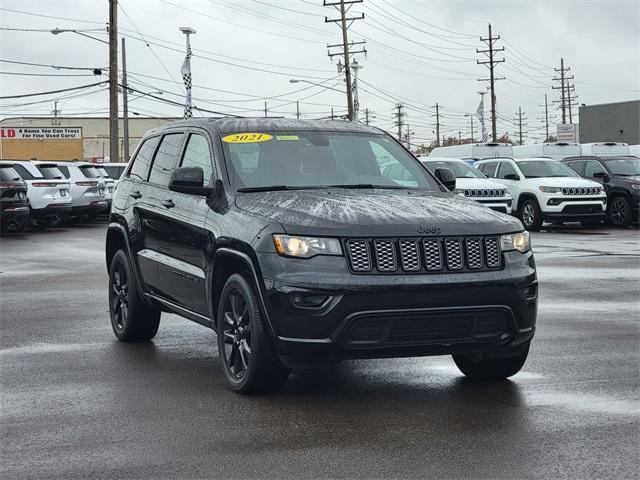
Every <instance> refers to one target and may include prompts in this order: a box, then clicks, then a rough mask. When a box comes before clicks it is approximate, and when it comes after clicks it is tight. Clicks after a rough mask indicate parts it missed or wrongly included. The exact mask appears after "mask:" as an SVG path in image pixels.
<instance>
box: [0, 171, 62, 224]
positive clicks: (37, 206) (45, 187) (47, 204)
mask: <svg viewBox="0 0 640 480" xmlns="http://www.w3.org/2000/svg"><path fill="white" fill-rule="evenodd" d="M3 163H10V164H11V165H12V166H13V168H14V169H15V170H16V172H18V174H19V175H20V177H21V178H22V179H23V180H24V181H25V182H26V184H27V199H28V200H29V215H30V222H31V226H32V227H33V228H36V229H43V228H47V227H49V226H52V225H54V224H56V223H58V222H59V221H60V220H61V219H62V218H65V217H66V216H67V215H68V214H69V212H70V211H71V191H70V185H69V182H68V181H67V180H66V179H65V178H64V176H63V175H62V173H61V172H60V170H58V169H57V165H56V164H55V163H52V162H39V163H40V165H41V166H42V170H40V169H39V168H38V166H37V165H36V164H35V162H30V161H28V160H8V161H5V162H3Z"/></svg>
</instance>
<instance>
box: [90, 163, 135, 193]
mask: <svg viewBox="0 0 640 480" xmlns="http://www.w3.org/2000/svg"><path fill="white" fill-rule="evenodd" d="M127 165H129V164H128V163H123V162H107V163H98V164H96V167H101V168H103V169H104V170H105V171H106V172H107V174H109V177H110V178H112V179H113V180H114V182H115V185H114V187H116V186H117V185H118V182H119V181H120V177H121V176H122V174H123V173H124V171H125V169H126V168H127Z"/></svg>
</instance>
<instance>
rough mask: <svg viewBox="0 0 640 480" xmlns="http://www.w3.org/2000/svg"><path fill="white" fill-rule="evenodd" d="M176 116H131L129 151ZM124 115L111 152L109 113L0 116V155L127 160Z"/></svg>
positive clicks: (12, 157)
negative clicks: (112, 152) (66, 115)
mask: <svg viewBox="0 0 640 480" xmlns="http://www.w3.org/2000/svg"><path fill="white" fill-rule="evenodd" d="M175 120H179V119H177V118H169V117H167V118H159V117H156V118H146V117H145V118H135V117H134V118H130V119H129V152H130V153H131V154H132V153H133V152H134V150H135V148H136V146H137V145H138V142H139V141H140V139H141V138H142V136H143V135H144V133H145V132H146V131H148V130H150V129H152V128H156V127H160V126H163V125H166V124H167V123H169V122H173V121H175ZM122 123H123V122H122V119H120V121H119V129H118V130H119V132H118V142H119V150H120V151H119V152H118V154H117V155H111V152H109V118H107V117H103V118H100V117H58V118H53V117H47V118H44V117H14V118H5V119H3V120H0V158H2V159H10V160H33V159H37V160H86V161H90V162H103V161H112V162H115V161H125V159H124V153H123V152H124V138H123V128H122Z"/></svg>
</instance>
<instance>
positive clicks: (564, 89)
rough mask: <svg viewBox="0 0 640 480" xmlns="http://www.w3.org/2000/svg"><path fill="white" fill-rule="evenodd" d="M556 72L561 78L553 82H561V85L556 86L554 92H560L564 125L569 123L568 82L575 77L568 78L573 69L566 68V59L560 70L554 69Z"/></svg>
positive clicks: (561, 61) (555, 78) (562, 60)
mask: <svg viewBox="0 0 640 480" xmlns="http://www.w3.org/2000/svg"><path fill="white" fill-rule="evenodd" d="M554 70H555V71H556V72H558V73H559V74H560V77H559V78H558V77H554V78H553V80H554V81H555V82H560V85H557V86H556V85H554V86H553V87H551V88H553V89H554V90H560V109H561V110H562V123H563V124H565V123H567V94H568V91H567V86H568V84H567V82H568V81H569V80H572V79H573V75H571V76H567V73H568V72H569V71H570V70H571V68H569V67H567V68H565V66H564V58H561V59H560V68H559V69H558V68H554Z"/></svg>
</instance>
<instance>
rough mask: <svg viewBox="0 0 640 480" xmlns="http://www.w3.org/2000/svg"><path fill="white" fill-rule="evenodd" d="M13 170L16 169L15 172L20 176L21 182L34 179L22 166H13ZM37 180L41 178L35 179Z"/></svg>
mask: <svg viewBox="0 0 640 480" xmlns="http://www.w3.org/2000/svg"><path fill="white" fill-rule="evenodd" d="M13 168H15V169H16V172H18V173H19V174H20V177H22V179H23V180H33V179H34V178H36V177H34V176H33V175H31V173H30V172H29V170H27V169H26V168H24V167H23V166H22V165H14V166H13ZM37 178H41V177H37Z"/></svg>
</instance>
